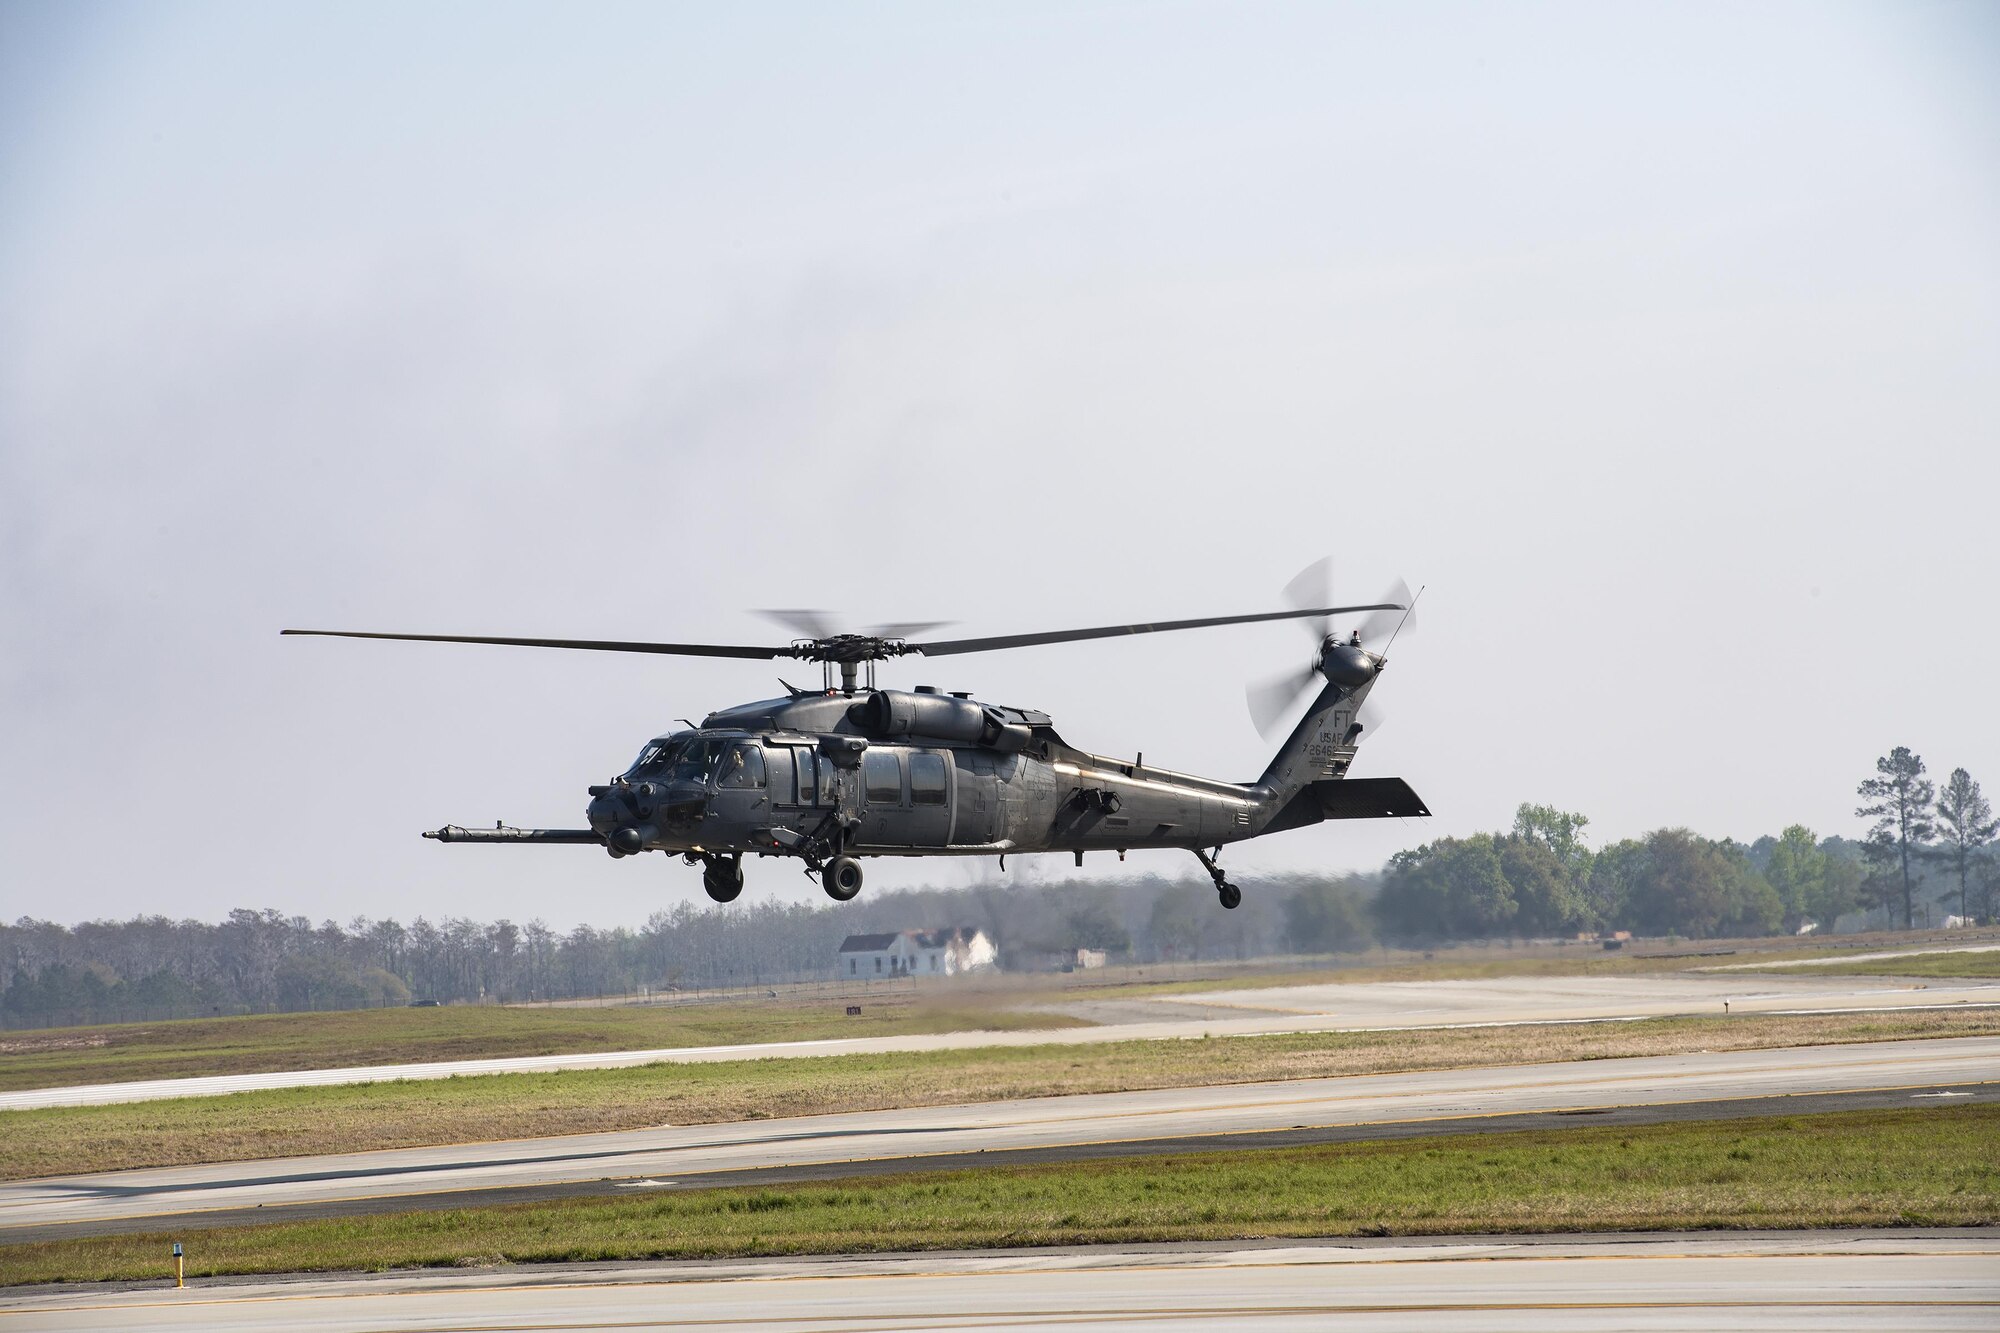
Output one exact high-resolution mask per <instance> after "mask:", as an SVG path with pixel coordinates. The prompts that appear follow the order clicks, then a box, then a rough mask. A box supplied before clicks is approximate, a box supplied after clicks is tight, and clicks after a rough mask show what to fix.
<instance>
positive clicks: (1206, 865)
mask: <svg viewBox="0 0 2000 1333" xmlns="http://www.w3.org/2000/svg"><path fill="white" fill-rule="evenodd" d="M1215 850H1216V852H1217V853H1218V854H1220V853H1221V851H1222V849H1221V848H1220V847H1218V848H1216V849H1215ZM1194 854H1195V857H1196V859H1197V860H1199V861H1200V862H1201V868H1202V869H1203V870H1206V871H1207V872H1208V877H1209V878H1210V879H1212V880H1214V881H1215V896H1216V897H1218V898H1220V899H1221V900H1222V905H1223V906H1224V907H1226V908H1229V909H1230V910H1231V911H1234V910H1235V909H1236V907H1237V905H1238V904H1239V903H1241V902H1242V901H1243V890H1241V889H1239V888H1237V887H1236V886H1235V885H1234V884H1231V883H1230V882H1229V881H1228V880H1226V879H1224V878H1223V877H1222V867H1221V866H1219V865H1217V864H1216V863H1215V857H1213V856H1210V855H1209V854H1208V853H1207V852H1204V851H1203V850H1202V849H1201V848H1199V847H1197V848H1195V849H1194Z"/></svg>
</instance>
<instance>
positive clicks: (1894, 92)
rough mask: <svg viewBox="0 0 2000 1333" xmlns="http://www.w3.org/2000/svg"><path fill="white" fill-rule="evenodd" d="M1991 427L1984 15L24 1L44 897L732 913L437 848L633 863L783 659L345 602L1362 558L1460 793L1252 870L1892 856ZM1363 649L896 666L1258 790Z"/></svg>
mask: <svg viewBox="0 0 2000 1333" xmlns="http://www.w3.org/2000/svg"><path fill="white" fill-rule="evenodd" d="M1996 409H2000V9H1996V8H1995V7H1994V6H1992V5H1981V4H1972V3H1967V4H1913V3H1897V4H1879V5H1872V6H1846V5H1837V4H1826V3H1814V4H1805V5H1785V4H1758V5H1737V4H1727V5H1722V4H1718V5H1700V4H1674V5H1659V6H1644V5H1599V4H1576V5H1507V6H1500V5H1491V4H1482V5H1466V6H1458V5H1381V4H1366V5H1341V4H1319V5H1298V6H1290V5H1244V4H1192V3H1190V4H1171V5H1169V4H1091V5H1083V4H1077V5H1059V6H1037V5H1024V4H1004V5H1003V4H992V5H985V6H978V7H973V6H948V5H939V4H911V5H865V6H864V5H849V6H835V5H824V4H812V5H799V6H775V5H713V4H701V5H684V6H669V5H663V4H642V5H615V4H593V5H580V6H579V5H570V6H555V5H531V6H505V5H496V4H490V3H478V4H465V5H445V4H427V5H409V4H381V5H370V4H359V3H341V4H248V3H244V4H226V5H197V4H167V3H158V4H113V5H92V4H86V3H75V2H73V0H63V2H62V3H39V2H24V0H4V2H0V916H4V917H7V918H11V917H13V916H16V915H19V914H22V913H32V914H34V915H38V916H47V917H54V918H57V919H63V920H75V919H80V918H85V917H95V916H122V915H127V914H130V913H133V912H136V911H142V910H143V911H161V912H166V913H169V914H173V915H194V916H204V917H212V916H214V915H216V914H218V913H220V912H222V911H223V910H225V909H227V908H228V907H231V906H234V905H238V904H246V905H259V906H262V905H272V906H277V907H279V908H282V909H283V910H285V911H287V912H300V913H304V914H307V915H310V916H312V917H314V918H321V917H328V916H331V917H337V918H341V919H345V918H347V917H349V916H351V915H353V914H356V913H366V914H370V915H388V914H393V915H398V916H401V917H405V918H407V917H409V916H413V915H416V914H418V913H423V914H427V915H430V916H432V917H436V916H440V915H471V916H478V917H488V918H490V917H494V916H501V915H506V916H512V917H515V918H527V917H532V916H535V915H542V916H545V917H547V918H548V919H549V920H551V921H552V922H555V923H557V924H569V923H573V922H575V921H577V920H580V919H590V920H594V921H596V922H597V923H599V924H607V925H608V924H615V923H635V924H636V923H637V922H639V921H642V920H643V919H644V918H645V916H646V915H647V913H648V912H650V911H652V910H653V909H654V908H656V907H660V906H665V905H668V904H670V903H672V902H674V901H679V900H684V899H688V898H690V897H692V898H694V899H696V900H700V901H705V900H703V899H701V898H700V887H699V878H698V876H697V874H696V873H695V872H694V871H692V870H689V869H686V868H685V867H683V866H681V865H680V864H679V863H678V861H669V860H667V858H665V857H659V856H651V857H646V858H643V859H640V860H638V861H617V862H614V861H612V860H610V859H609V858H608V857H605V856H603V855H601V854H599V853H596V852H593V851H590V850H588V849H581V848H537V849H531V850H516V849H502V848H479V847H465V848H454V847H440V846H437V845H435V844H431V843H427V842H423V841H421V840H419V839H418V837H417V833H418V831H419V830H420V829H424V828H433V827H436V826H437V825H439V824H441V823H444V822H447V821H455V822H465V823H477V822H483V821H490V820H493V819H496V818H505V819H507V820H508V821H509V822H513V823H521V824H539V825H544V826H569V827H574V826H577V825H578V824H580V823H581V818H582V807H583V805H584V803H585V801H586V799H587V798H586V796H585V793H584V787H585V786H586V785H587V784H588V783H591V782H597V781H603V780H604V779H605V778H606V777H607V776H609V775H610V774H611V773H613V772H616V771H618V770H620V769H622V768H623V767H624V766H625V764H626V763H627V762H629V760H630V759H631V757H632V755H633V754H634V753H635V752H636V751H637V749H638V746H639V743H640V742H641V740H643V739H644V738H645V737H646V736H648V735H651V734H653V733H654V732H656V731H659V730H662V729H665V728H667V727H668V726H670V725H671V724H672V722H673V719H675V718H676V717H690V718H697V719H698V718H699V717H700V716H701V715H702V714H703V713H705V712H707V711H709V710H710V709H713V708H717V707H721V706H724V705H726V704H729V703H733V702H738V701H741V700H745V699H751V698H761V697H767V696H768V695H770V694H773V693H776V692H777V687H776V683H775V681H774V680H773V679H772V676H773V674H774V673H773V672H772V671H771V670H770V669H768V668H766V667H763V666H760V665H757V664H750V665H745V664H742V663H730V662H702V661H676V660H671V659H646V658H626V657H618V656H602V657H600V656H595V655H585V654H571V653H553V652H534V651H529V650H517V649H502V648H456V647H448V646H439V645H415V644H402V645H398V644H368V643H359V642H338V641H329V640H301V639H282V640H281V639H280V638H279V637H278V636H277V631H278V630H279V629H280V628H282V627H285V626H289V625H302V626H328V627H334V628H362V629H381V630H404V631H417V632H437V633H475V634H529V635H574V636H583V637H608V638H670V639H672V638H677V639H694V640H738V641H746V640H747V641H758V640H762V639H765V638H767V637H768V636H769V634H770V633H771V631H770V630H769V629H768V627H766V626H765V625H763V623H762V622H760V621H758V620H756V619H754V618H753V617H752V616H750V615H749V614H747V613H746V608H752V607H759V606H816V607H830V608H835V609H839V610H841V611H843V612H845V613H848V614H849V615H850V616H851V619H852V621H853V623H857V624H861V623H871V622H874V621H880V620H917V619H941V620H952V621H956V622H958V624H959V626H960V627H961V628H960V630H958V631H956V632H959V633H964V634H983V633H1005V632H1010V631H1018V630H1030V629H1042V628H1061V627H1066V626H1070V625H1077V624H1094V623H1099V622H1101V621H1105V620H1126V619H1150V618H1161V617H1167V616H1176V615H1213V614H1222V613H1226V612H1233V611H1254V610H1262V609H1267V608H1269V607H1273V606H1275V605H1277V604H1278V600H1277V598H1278V590H1279V589H1280V588H1281V587H1282V585H1283V584H1284V583H1285V581H1286V580H1287V579H1288V578H1290V577H1291V575H1292V574H1293V573H1294V572H1295V571H1296V570H1297V569H1298V568H1299V567H1300V566H1302V565H1304V564H1305V563H1307V562H1308V561H1310V560H1312V559H1314V558H1316V557H1318V556H1320V555H1323V554H1327V553H1332V554H1333V555H1334V556H1335V558H1336V561H1337V562H1338V565H1339V568H1340V571H1341V584H1342V589H1343V591H1344V592H1345V593H1347V594H1349V595H1352V596H1354V597H1356V598H1358V599H1364V600H1365V599H1372V597H1373V595H1374V594H1375V593H1376V592H1377V591H1378V590H1379V589H1380V587H1381V586H1383V585H1384V584H1386V583H1387V582H1388V581H1389V580H1390V579H1392V578H1393V577H1395V576H1397V575H1403V576H1407V577H1408V578H1409V580H1410V581H1411V583H1412V584H1418V583H1422V584H1425V585H1427V586H1428V589H1429V590H1428V592H1426V593H1425V595H1424V601H1423V610H1422V615H1421V628H1420V630H1419V632H1418V633H1417V634H1416V635H1415V636H1413V637H1411V638H1409V639H1407V640H1405V641H1404V642H1403V643H1401V644H1399V645H1398V647H1397V650H1396V653H1395V657H1394V661H1393V663H1392V666H1391V670H1390V672H1389V674H1388V675H1387V676H1386V677H1385V678H1384V680H1383V682H1382V684H1381V686H1380V687H1379V688H1378V690H1377V693H1376V698H1377V700H1378V702H1379V703H1380V704H1381V705H1383V706H1384V709H1385V711H1386V713H1387V714H1388V725H1387V726H1386V727H1385V728H1384V730H1383V731H1382V734H1381V736H1380V738H1379V739H1377V740H1375V741H1374V742H1373V743H1371V744H1369V745H1367V746H1366V747H1365V748H1364V750H1363V753H1362V757H1361V760H1360V763H1359V766H1358V768H1357V772H1361V773H1368V774H1399V775H1401V776H1403V777H1406V778H1408V779H1409V780H1410V781H1411V782H1412V783H1413V784H1414V785H1415V786H1416V788H1417V790H1418V791H1419V792H1420V793H1422V795H1423V796H1424V797H1425V798H1426V799H1427V800H1428V802H1429V803H1430V805H1431V807H1432V809H1433V810H1434V811H1435V812H1436V818H1434V819H1432V820H1430V821H1428V822H1421V823H1420V822H1414V821H1413V822H1411V823H1410V824H1407V825H1405V824H1398V823H1390V824H1387V825H1359V826H1355V825H1350V826H1344V827H1343V826H1321V827H1319V828H1315V829H1310V830H1306V831H1301V832H1294V833H1288V834H1284V835H1281V836H1279V837H1276V838H1273V839H1270V840H1268V841H1265V842H1260V843H1253V844H1248V845H1246V846H1243V847H1240V848H1237V849H1232V850H1231V851H1230V852H1229V853H1228V854H1227V856H1226V857H1225V864H1228V865H1235V866H1239V867H1250V866H1255V867H1259V868H1271V869H1277V868H1301V867H1306V866H1329V865H1330V866H1338V867H1349V866H1355V867H1359V866H1372V865H1374V864H1376V863H1378V862H1379V861H1380V860H1381V859H1382V858H1383V857H1384V856H1385V855H1386V854H1387V853H1389V852H1391V851H1394V850H1396V849H1397V848H1399V847H1403V846H1408V845H1412V844H1414V843H1415V842H1417V841H1419V840H1422V839H1426V838H1429V837H1434V836H1438V835H1442V834H1448V833H1467V832H1471V831H1474V830H1477V829H1482V828H1493V827H1498V826H1501V825H1503V824H1504V823H1506V822H1507V820H1508V819H1509V818H1510V816H1511V812H1512V810H1513V808H1514V806H1515V805H1516V804H1517V803H1519V802H1520V801H1523V800H1537V801H1549V802H1555V803H1558V804H1561V805H1563V806H1566V807H1570V808H1574V809H1578V810H1582V811H1584V812H1586V813H1588V814H1589V815H1590V816H1591V818H1592V820H1593V825H1592V832H1593V833H1594V834H1596V835H1599V836H1600V837H1603V838H1612V837H1619V836H1625V835H1629V834H1635V833H1638V832H1641V831H1643V830H1645V829H1648V828H1653V827H1657V826H1660V825H1667V824H1687V825H1690V826H1692V827H1694V828H1697V829H1699V830H1701V831H1703V832H1704V833H1707V834H1710V835H1712V836H1720V835H1724V834H1728V835H1732V836H1735V837H1739V838H1751V837H1754V836H1756V835H1757V834H1759V833H1762V832H1765V831H1772V830H1775V829H1777V828H1779V827H1780V826H1782V825H1784V824H1786V823H1789V822H1793V821H1804V822H1806V823H1809V824H1811V825H1812V826H1814V827H1815V828H1817V829H1819V830H1820V831H1822V832H1843V833H1848V834H1853V833H1856V832H1858V831H1859V829H1860V824H1859V822H1858V821H1856V820H1855V819H1853V818H1852V816H1851V812H1852V809H1853V806H1854V804H1855V802H1854V797H1853V788H1854V785H1855V783H1856V782H1857V781H1858V780H1859V779H1860V778H1862V777H1863V776H1865V775H1867V773H1868V772H1869V771H1870V766H1871V764H1872V762H1873V760H1874V758H1875V757H1876V756H1877V755H1878V754H1881V753H1883V752H1884V751H1886V750H1887V749H1888V748H1889V747H1891V746H1893V745H1899V744H1906V745H1910V746H1912V747H1914V748H1916V749H1917V750H1918V751H1919V752H1920V753H1922V754H1923V755H1924V756H1925V757H1926V758H1927V759H1928V760H1929V761H1930V764H1931V767H1932V769H1933V771H1934V772H1936V773H1938V774H1940V775H1942V774H1943V773H1945V772H1948V771H1949V770H1950V769H1951V768H1952V767H1954V766H1957V765H1964V766H1965V767H1967V768H1969V769H1970V770H1971V771H1972V772H1973V774H1974V776H1975V777H1982V778H1984V779H1985V780H1986V782H1987V783H1988V785H1989V788H1991V787H2000V707H1996V706H1995V703H1994V700H1993V693H1992V691H1993V685H1992V675H1993V671H1994V667H1995V664H1996V662H2000V617H1996V615H1995V612H1994V609H1993V608H1994V606H1995V601H1996V598H1997V597H2000V558H1996V550H2000V543H1997V542H1996V534H1995V526H1996V525H1995V521H1994V520H1995V515H1996V512H2000V509H1997V508H1996V506H2000V494H1996V493H1997V492H2000V486H1996V482H2000V462H1996V456H1995V450H1996V445H2000V426H1996V423H2000V411H1996ZM1306 646H1307V645H1306V640H1305V636H1303V635H1301V634H1299V633H1298V632H1297V631H1296V630H1294V629H1292V628H1290V627H1288V626H1259V627H1253V628H1249V629H1244V630H1241V631H1205V632H1198V633H1193V634H1186V635H1177V636H1160V637H1157V638H1152V639H1142V640H1125V641H1119V642H1110V643H1103V644H1095V645H1085V646H1078V647H1048V648H1038V649H1032V650H1028V651H1024V652H1019V653H1012V654H995V655H988V656H979V657H968V658H955V659H949V660H942V661H939V662H934V663H929V664H926V663H924V662H923V661H922V660H921V659H912V660H911V661H910V662H908V663H906V664H901V665H893V666H891V667H889V668H887V670H886V672H885V676H884V681H885V683H893V684H899V685H904V686H907V685H911V684H915V683H919V682H922V683H936V684H939V685H942V686H947V687H952V688H963V689H971V690H974V691H976V692H977V693H978V694H979V695H980V696H981V697H983V698H987V699H990V700H994V701H997V702H1003V703H1013V704H1020V705H1025V706H1030V707H1039V708H1043V709H1046V710H1048V711H1049V712H1051V713H1052V714H1054V716H1055V719H1056V722H1057V725H1058V727H1059V728H1060V729H1061V730H1062V732H1063V733H1064V735H1065V736H1066V737H1067V738H1068V739H1070V740H1071V741H1072V742H1073V743H1075V744H1078V745H1082V746H1084V747H1086V748H1090V749H1095V750H1099V751H1101V752H1107V753H1112V754H1128V753H1131V752H1133V751H1136V750H1143V751H1144V752H1145V754H1146V756H1147V758H1148V759H1149V760H1150V761H1153V762H1156V763H1159V764H1163V765H1167V766H1171V767H1176V768H1183V769H1190V770H1193V771H1197V772H1204V773H1212V774H1215V775H1217V776H1222V777H1234V778H1247V777H1250V776H1253V775H1254V774H1255V773H1257V772H1258V771H1259V770H1260V769H1261V768H1262V766H1263V763H1264V761H1265V759H1266V758H1267V757H1268V752H1269V749H1270V748H1271V747H1270V746H1268V745H1267V744H1266V743H1265V742H1263V741H1262V740H1260V739H1259V738H1258V737H1257V735H1256V733H1255V732H1254V731H1253V730H1252V728H1251V726H1250V724H1249V721H1248V718H1247V715H1246V711H1245V709H1244V705H1243V697H1242V688H1243V684H1244V682H1245V681H1246V679H1248V678H1250V677H1252V676H1258V675H1264V674H1268V673H1270V672H1273V671H1275V670H1277V669H1279V668H1281V667H1285V666H1288V665H1292V664H1294V663H1295V662H1296V661H1298V660H1301V659H1302V655H1303V653H1304V651H1305V649H1306ZM786 674H789V675H790V676H791V677H792V678H793V679H795V680H800V679H802V680H808V681H809V680H813V679H816V672H815V669H814V668H811V667H806V666H802V665H799V664H790V669H789V671H787V673H786ZM1996 794H2000V793H1996ZM1184 862H1185V863H1186V864H1183V863H1184ZM1194 868H1195V867H1194V866H1193V863H1192V861H1191V860H1189V859H1188V858H1186V857H1185V856H1184V855H1176V854H1170V853H1151V854H1146V855H1137V854H1135V856H1134V857H1133V860H1132V862H1130V863H1128V864H1127V865H1126V866H1124V867H1119V866H1117V864H1116V863H1115V862H1114V861H1113V860H1112V859H1111V858H1109V857H1106V858H1102V859H1101V860H1094V861H1093V862H1092V863H1090V864H1089V865H1087V866H1086V873H1095V874H1111V873H1117V872H1118V871H1120V870H1123V871H1125V872H1128V873H1129V872H1132V871H1149V870H1157V871H1161V872H1165V873H1172V874H1180V873H1183V872H1184V871H1187V870H1192V869H1194ZM1067 869H1068V863H1067V860H1066V859H1062V858H1046V859H1043V860H1041V861H1040V863H1039V865H1024V864H1023V863H1022V862H1019V861H1016V862H1014V863H1011V864H1010V868H1009V875H1010V876H1011V877H1015V878H1021V877H1023V876H1024V875H1029V874H1037V873H1039V874H1043V875H1055V874H1059V873H1062V872H1064V871H1066V870H1067ZM749 871H750V889H749V893H750V894H752V895H762V894H784V895H787V896H806V895H817V892H818V891H817V889H816V888H815V887H813V886H812V885H811V884H809V883H808V882H807V881H806V880H805V879H804V878H803V877H802V876H800V875H799V874H798V873H797V871H796V868H795V867H792V866H791V865H790V864H789V863H781V862H761V863H753V864H752V865H751V866H750V867H749ZM869 873H870V884H871V886H876V887H880V886H884V885H892V884H900V883H912V882H916V881H917V880H918V879H919V878H924V877H933V878H935V879H937V880H938V881H939V882H945V883H963V882H967V881H968V880H969V879H970V878H972V877H974V876H988V875H994V874H996V873H997V872H996V870H995V868H994V866H993V863H992V862H991V861H990V860H988V861H982V862H977V863H950V862H937V861H932V862H891V861H878V862H874V863H872V867H871V869H870V872H869Z"/></svg>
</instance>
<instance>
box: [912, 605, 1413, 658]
mask: <svg viewBox="0 0 2000 1333" xmlns="http://www.w3.org/2000/svg"><path fill="white" fill-rule="evenodd" d="M1402 609H1403V608H1402V607H1401V606H1393V605H1390V604H1389V603H1387V602H1371V603H1369V604H1368V605H1366V606H1311V607H1301V608H1299V609H1297V610H1294V611H1261V612H1258V613H1257V614H1256V615H1249V616H1207V617H1204V618H1202V619H1200V620H1161V621H1155V622H1154V623H1152V624H1142V625H1104V626H1101V627H1099V628H1097V629H1064V630H1054V631H1051V632H1048V633H1044V634H1002V635H997V636H995V637H993V638H990V639H947V640H945V641H943V642H941V643H913V644H909V645H908V651H910V652H913V653H922V654H923V655H924V656H925V657H944V656H947V655H950V654H954V653H985V652H992V651H993V650H994V649H996V648H1028V647H1032V646H1033V645H1035V644H1038V643H1075V642H1077V641H1078V640H1080V639H1115V638H1117V637H1119V636H1120V635H1124V634H1159V633H1162V632H1164V631H1166V630H1176V629H1207V628H1209V627H1210V626H1212V625H1249V624H1254V623H1256V622H1258V621H1261V620H1299V619H1302V618H1305V617H1310V616H1339V615H1350V614H1352V613H1354V612H1356V611H1401V610H1402Z"/></svg>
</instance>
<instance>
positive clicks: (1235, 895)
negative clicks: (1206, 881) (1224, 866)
mask: <svg viewBox="0 0 2000 1333" xmlns="http://www.w3.org/2000/svg"><path fill="white" fill-rule="evenodd" d="M1215 892H1216V895H1217V896H1218V897H1220V898H1221V899H1222V905H1223V906H1224V907H1227V908H1229V909H1230V910H1231V911H1235V910H1236V907H1237V905H1238V904H1240V903H1241V902H1242V901H1243V890H1241V889H1239V888H1237V887H1236V886H1235V885H1234V884H1224V885H1221V886H1220V887H1218V888H1217V889H1216V891H1215Z"/></svg>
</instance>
